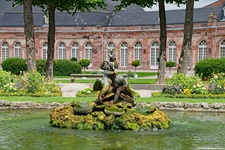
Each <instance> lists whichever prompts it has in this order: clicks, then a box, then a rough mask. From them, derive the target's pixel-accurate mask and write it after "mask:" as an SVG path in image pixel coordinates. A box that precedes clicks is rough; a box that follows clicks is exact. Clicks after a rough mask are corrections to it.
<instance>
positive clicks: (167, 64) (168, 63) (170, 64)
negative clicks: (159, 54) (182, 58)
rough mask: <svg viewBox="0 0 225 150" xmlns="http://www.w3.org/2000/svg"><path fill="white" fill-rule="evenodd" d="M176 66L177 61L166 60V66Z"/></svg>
mask: <svg viewBox="0 0 225 150" xmlns="http://www.w3.org/2000/svg"><path fill="white" fill-rule="evenodd" d="M175 66H176V62H174V61H168V62H166V67H169V68H172V67H175Z"/></svg>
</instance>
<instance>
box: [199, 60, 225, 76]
mask: <svg viewBox="0 0 225 150" xmlns="http://www.w3.org/2000/svg"><path fill="white" fill-rule="evenodd" d="M218 72H225V58H219V59H215V58H209V59H204V60H201V61H199V62H198V63H196V65H195V74H196V75H198V76H200V77H201V78H202V79H203V80H207V79H208V78H210V77H212V73H218Z"/></svg>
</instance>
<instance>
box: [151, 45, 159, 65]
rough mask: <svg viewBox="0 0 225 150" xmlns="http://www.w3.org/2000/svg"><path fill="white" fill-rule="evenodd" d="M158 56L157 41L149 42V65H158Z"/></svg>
mask: <svg viewBox="0 0 225 150" xmlns="http://www.w3.org/2000/svg"><path fill="white" fill-rule="evenodd" d="M158 57H159V43H158V42H153V43H152V44H151V67H158Z"/></svg>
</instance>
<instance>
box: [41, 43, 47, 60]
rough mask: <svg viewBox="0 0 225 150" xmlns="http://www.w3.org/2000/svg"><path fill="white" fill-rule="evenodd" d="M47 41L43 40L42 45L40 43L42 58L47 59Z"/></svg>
mask: <svg viewBox="0 0 225 150" xmlns="http://www.w3.org/2000/svg"><path fill="white" fill-rule="evenodd" d="M47 52H48V43H47V42H45V43H44V44H43V45H42V59H47V57H48V53H47Z"/></svg>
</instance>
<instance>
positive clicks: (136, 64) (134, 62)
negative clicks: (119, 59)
mask: <svg viewBox="0 0 225 150" xmlns="http://www.w3.org/2000/svg"><path fill="white" fill-rule="evenodd" d="M131 65H132V66H134V67H138V66H140V60H134V61H132V63H131Z"/></svg>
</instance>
